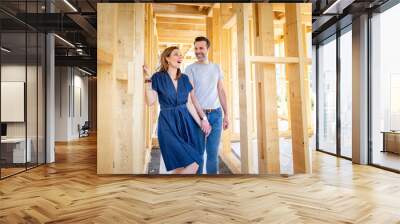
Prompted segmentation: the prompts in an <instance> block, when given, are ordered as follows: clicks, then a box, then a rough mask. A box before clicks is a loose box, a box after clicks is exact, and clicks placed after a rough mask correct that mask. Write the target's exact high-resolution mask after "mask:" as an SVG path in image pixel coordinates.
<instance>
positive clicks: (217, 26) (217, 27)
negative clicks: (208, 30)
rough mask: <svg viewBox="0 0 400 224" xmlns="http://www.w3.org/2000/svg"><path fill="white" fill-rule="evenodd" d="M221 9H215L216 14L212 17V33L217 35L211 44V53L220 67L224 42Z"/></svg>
mask: <svg viewBox="0 0 400 224" xmlns="http://www.w3.org/2000/svg"><path fill="white" fill-rule="evenodd" d="M220 11H221V9H220V8H214V13H213V17H212V33H213V34H216V35H213V38H212V42H211V46H212V47H211V49H210V50H211V51H212V52H213V53H212V55H213V60H212V61H213V62H214V63H215V64H218V65H220V64H221V42H222V38H221V37H222V36H221V31H222V29H221V18H220V15H221V13H220Z"/></svg>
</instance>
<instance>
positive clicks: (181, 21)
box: [156, 16, 206, 26]
mask: <svg viewBox="0 0 400 224" xmlns="http://www.w3.org/2000/svg"><path fill="white" fill-rule="evenodd" d="M156 23H157V24H174V25H204V26H205V24H206V20H205V19H204V18H202V19H182V18H172V17H163V16H158V17H157V19H156Z"/></svg>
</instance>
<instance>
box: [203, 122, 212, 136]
mask: <svg viewBox="0 0 400 224" xmlns="http://www.w3.org/2000/svg"><path fill="white" fill-rule="evenodd" d="M201 130H202V131H203V132H204V134H205V135H206V136H208V135H209V134H210V133H211V125H210V123H208V121H207V120H202V121H201Z"/></svg>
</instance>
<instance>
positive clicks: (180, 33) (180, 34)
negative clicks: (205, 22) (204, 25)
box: [158, 29, 206, 40]
mask: <svg viewBox="0 0 400 224" xmlns="http://www.w3.org/2000/svg"><path fill="white" fill-rule="evenodd" d="M205 34H206V32H205V31H199V30H169V29H158V37H159V38H163V37H176V38H192V39H193V40H194V38H195V37H196V36H200V35H205Z"/></svg>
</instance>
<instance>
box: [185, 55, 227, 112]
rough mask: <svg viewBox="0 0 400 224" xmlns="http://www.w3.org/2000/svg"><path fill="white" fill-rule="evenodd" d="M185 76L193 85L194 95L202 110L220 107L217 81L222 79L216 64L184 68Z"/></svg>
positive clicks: (195, 64)
mask: <svg viewBox="0 0 400 224" xmlns="http://www.w3.org/2000/svg"><path fill="white" fill-rule="evenodd" d="M185 74H186V75H187V76H189V79H190V81H192V82H193V84H194V93H195V95H196V97H197V99H198V101H199V103H200V106H201V107H202V108H203V109H217V108H218V107H221V103H220V102H219V97H218V88H217V86H218V80H222V79H223V78H224V76H223V74H222V70H221V68H220V67H219V65H218V64H213V63H209V64H200V63H193V64H191V65H189V66H187V67H186V69H185Z"/></svg>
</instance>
